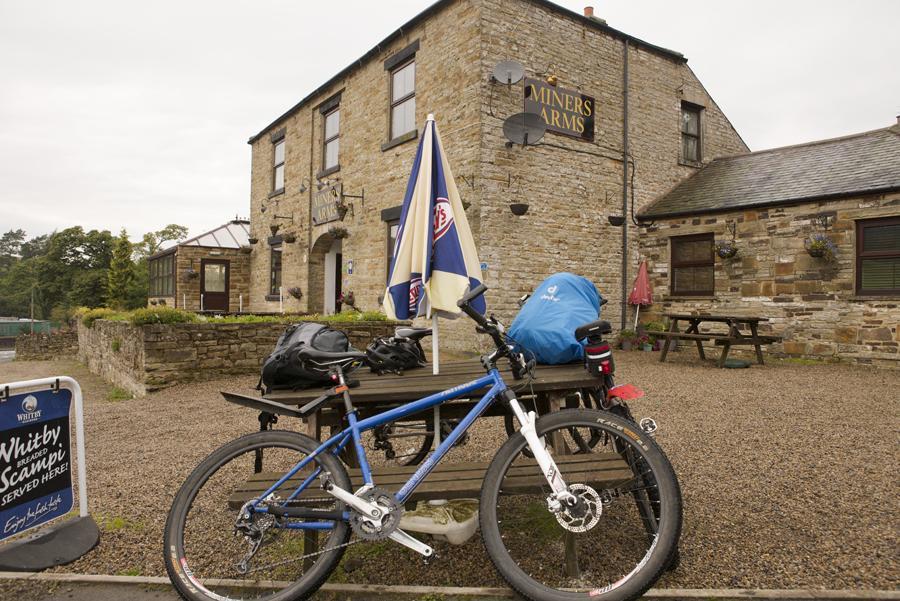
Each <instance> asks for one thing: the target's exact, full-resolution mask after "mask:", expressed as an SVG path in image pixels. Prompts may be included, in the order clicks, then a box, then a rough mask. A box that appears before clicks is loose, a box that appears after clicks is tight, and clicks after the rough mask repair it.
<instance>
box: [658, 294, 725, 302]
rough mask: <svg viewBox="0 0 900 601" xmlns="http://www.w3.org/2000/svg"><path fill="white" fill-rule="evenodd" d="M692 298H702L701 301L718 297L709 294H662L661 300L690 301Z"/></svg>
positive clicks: (713, 299) (714, 299) (715, 299)
mask: <svg viewBox="0 0 900 601" xmlns="http://www.w3.org/2000/svg"><path fill="white" fill-rule="evenodd" d="M692 300H702V301H717V300H719V299H718V297H715V296H709V295H700V294H698V295H696V296H692V295H690V294H688V295H684V294H681V295H672V296H663V301H692Z"/></svg>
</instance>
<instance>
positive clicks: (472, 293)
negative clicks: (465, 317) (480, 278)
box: [456, 284, 488, 309]
mask: <svg viewBox="0 0 900 601" xmlns="http://www.w3.org/2000/svg"><path fill="white" fill-rule="evenodd" d="M487 289H488V288H487V286H485V285H484V284H478V286H476V287H475V289H474V290H469V291H468V292H466V293H465V294H464V295H463V297H462V298H461V299H459V300H458V301H456V306H457V307H459V308H460V309H462V308H463V307H465V306H466V305H468V304H469V303H470V302H472V300H473V299H476V298H478V297H479V296H481V295H482V294H484V293H485V292H487Z"/></svg>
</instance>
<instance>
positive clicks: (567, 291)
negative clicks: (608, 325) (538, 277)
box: [509, 273, 600, 365]
mask: <svg viewBox="0 0 900 601" xmlns="http://www.w3.org/2000/svg"><path fill="white" fill-rule="evenodd" d="M599 316H600V293H598V292H597V288H596V287H595V286H594V284H593V283H592V282H591V281H590V280H589V279H587V278H585V277H582V276H580V275H575V274H573V273H555V274H553V275H551V276H550V277H548V278H547V279H546V280H544V281H543V282H541V284H540V286H538V287H537V289H536V290H535V291H534V294H533V295H532V296H531V298H529V299H528V302H526V303H525V306H523V307H522V310H521V311H519V314H518V315H517V316H516V318H515V320H513V323H512V326H511V327H510V329H509V335H510V336H511V337H512V338H513V339H514V340H515V341H516V342H517V343H519V345H520V346H521V347H523V348H524V349H525V350H527V351H531V352H532V353H534V355H535V358H536V359H537V362H538V363H544V364H551V365H553V364H558V363H569V362H571V361H575V360H579V359H582V358H583V357H584V347H583V346H582V344H581V343H580V342H578V341H577V340H575V328H577V327H578V326H580V325H583V324H586V323H588V322H591V321H596V320H597V319H599Z"/></svg>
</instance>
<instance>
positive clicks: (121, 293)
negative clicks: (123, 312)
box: [106, 228, 134, 309]
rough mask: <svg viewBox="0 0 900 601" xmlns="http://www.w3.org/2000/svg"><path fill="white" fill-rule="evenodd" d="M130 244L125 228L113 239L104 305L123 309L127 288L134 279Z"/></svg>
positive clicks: (126, 297) (126, 298)
mask: <svg viewBox="0 0 900 601" xmlns="http://www.w3.org/2000/svg"><path fill="white" fill-rule="evenodd" d="M131 252H132V244H131V242H130V241H129V240H128V233H127V232H126V231H125V229H124V228H123V229H122V232H121V233H120V234H119V237H118V238H116V239H115V242H113V247H112V259H111V260H110V263H109V272H108V279H107V295H106V305H107V306H108V307H112V308H114V309H123V308H125V305H126V303H127V301H128V288H129V286H131V282H132V281H133V280H134V263H132V262H131Z"/></svg>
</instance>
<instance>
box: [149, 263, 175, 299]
mask: <svg viewBox="0 0 900 601" xmlns="http://www.w3.org/2000/svg"><path fill="white" fill-rule="evenodd" d="M147 268H148V270H149V272H150V296H174V295H175V254H174V253H172V254H168V255H165V256H163V257H159V258H158V259H152V260H151V261H150V263H149V265H148V266H147Z"/></svg>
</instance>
